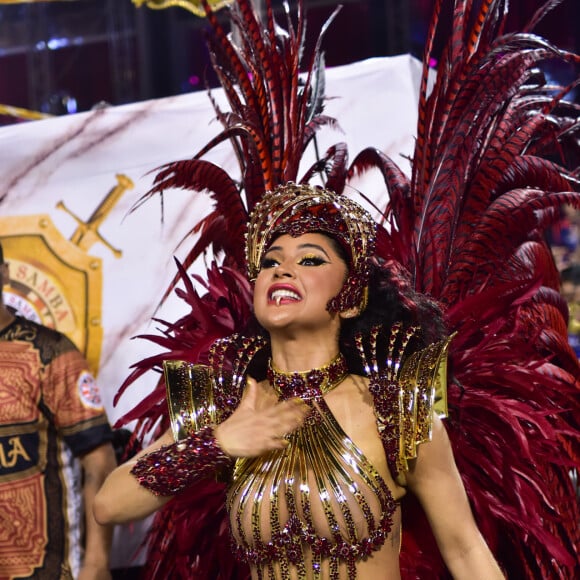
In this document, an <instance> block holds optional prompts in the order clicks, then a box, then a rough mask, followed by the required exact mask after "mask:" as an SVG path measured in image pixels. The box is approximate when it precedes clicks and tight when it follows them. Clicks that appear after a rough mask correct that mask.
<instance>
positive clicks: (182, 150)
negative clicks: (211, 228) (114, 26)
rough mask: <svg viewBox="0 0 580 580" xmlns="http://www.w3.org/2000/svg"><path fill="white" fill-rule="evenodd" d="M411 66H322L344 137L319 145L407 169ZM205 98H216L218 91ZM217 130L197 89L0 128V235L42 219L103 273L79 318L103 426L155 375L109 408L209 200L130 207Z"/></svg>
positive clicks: (370, 190)
mask: <svg viewBox="0 0 580 580" xmlns="http://www.w3.org/2000/svg"><path fill="white" fill-rule="evenodd" d="M420 72H421V67H420V63H419V62H418V61H416V60H415V59H413V58H412V57H410V56H408V55H405V56H400V57H392V58H380V59H371V60H367V61H363V62H359V63H355V64H351V65H347V66H343V67H337V68H334V69H329V70H328V71H327V88H326V93H327V97H328V103H327V107H326V114H328V115H330V116H332V117H335V118H336V119H338V121H339V125H340V127H341V129H342V130H343V133H340V132H337V131H335V130H331V129H329V128H327V129H324V130H323V131H322V132H321V134H320V136H319V150H320V151H325V150H326V148H327V147H328V146H330V145H332V144H334V143H337V142H340V141H345V142H346V143H347V144H348V148H349V153H350V157H351V159H352V158H354V156H355V155H356V154H357V153H358V152H359V151H360V150H361V149H363V148H364V147H367V146H371V145H372V146H375V147H377V148H379V149H381V150H382V151H383V152H385V153H386V154H388V155H390V156H391V157H393V159H394V160H395V161H397V162H398V163H400V164H401V166H402V168H403V169H404V170H405V171H408V163H407V162H406V161H405V159H404V158H403V157H402V156H403V155H410V154H411V153H412V148H413V143H414V142H413V135H414V132H415V126H416V115H417V99H418V89H419V79H420ZM214 96H215V97H216V98H217V100H218V101H220V102H223V94H222V93H221V91H219V90H216V91H215V92H214ZM223 106H224V108H225V107H226V105H225V104H224V105H223ZM219 130H220V125H219V124H218V122H217V121H215V115H214V111H213V109H212V107H211V104H210V101H209V99H208V96H207V94H205V93H192V94H187V95H183V96H178V97H172V98H165V99H159V100H154V101H147V102H142V103H136V104H132V105H126V106H120V107H109V108H105V109H100V110H94V111H91V112H88V113H80V114H76V115H71V116H67V117H58V118H53V119H48V120H41V121H32V122H28V123H24V124H18V125H12V126H7V127H4V128H2V129H0V173H1V179H0V200H1V202H0V215H1V216H2V220H3V221H0V224H1V226H0V227H2V230H0V239H3V240H4V239H6V238H5V237H6V236H7V235H8V234H9V233H10V232H9V230H10V228H11V227H12V226H14V225H15V224H17V222H18V221H19V220H20V219H22V218H26V217H27V216H39V215H48V216H49V217H50V221H52V223H53V224H54V226H55V227H56V229H57V230H58V231H59V232H60V234H61V235H62V237H63V238H64V239H65V240H67V241H69V242H70V243H72V244H75V245H76V246H78V247H79V248H81V249H83V251H84V252H85V253H87V254H88V255H89V256H90V257H93V258H94V262H93V266H92V267H94V268H102V292H101V294H100V297H99V298H100V301H101V302H100V304H99V305H97V306H98V308H97V310H98V312H100V321H96V320H92V321H91V320H88V321H87V320H85V321H80V320H79V321H78V323H79V324H80V323H81V322H83V323H91V322H92V323H94V324H98V323H99V322H100V325H101V327H102V340H101V344H100V345H99V349H98V352H99V357H98V361H97V364H98V380H99V384H100V385H101V388H102V390H103V394H104V398H105V405H106V407H107V411H108V413H109V417H110V419H111V420H112V421H113V422H114V421H116V419H117V418H118V417H119V416H120V415H122V414H123V413H124V412H125V411H126V410H127V409H128V408H130V407H132V406H133V405H134V404H135V401H136V400H137V399H141V398H142V396H143V394H144V393H146V392H148V390H149V388H150V387H151V386H152V385H153V384H154V383H155V381H156V377H150V378H149V381H148V379H147V377H145V378H144V379H143V381H142V383H143V384H142V385H141V384H139V385H137V386H135V385H134V386H133V387H132V388H131V389H130V395H129V396H126V397H124V398H123V399H122V400H121V404H120V405H119V406H118V407H117V408H113V406H112V400H113V397H114V394H115V393H116V391H117V389H118V388H119V386H120V384H121V383H122V382H123V380H124V379H125V378H126V377H127V375H128V374H129V372H130V371H129V367H130V365H131V364H133V363H134V362H136V361H138V360H140V359H142V358H143V357H145V356H147V355H148V354H151V353H153V352H159V351H158V347H156V346H155V345H153V344H151V343H149V342H148V341H145V340H131V338H132V337H134V336H136V335H138V334H143V333H151V332H155V327H154V325H153V324H152V323H151V317H152V316H153V314H154V313H155V308H156V306H157V304H158V301H159V299H160V297H161V295H162V293H163V291H164V290H165V289H166V287H167V284H168V282H169V281H170V280H171V278H172V277H173V276H174V274H175V271H176V269H175V264H174V262H173V256H174V255H175V256H177V257H178V258H180V257H181V256H182V255H183V254H184V252H183V251H181V250H180V248H179V242H180V241H181V240H182V239H183V237H184V236H185V235H186V233H187V232H188V231H189V230H190V228H191V227H192V226H193V225H194V224H195V223H196V222H197V221H198V220H199V219H200V217H202V216H203V215H204V214H205V213H206V212H207V211H208V208H209V203H210V200H209V197H208V196H206V195H203V194H196V195H194V194H192V193H190V192H185V191H177V190H175V191H169V192H167V193H166V195H165V200H164V220H163V222H162V220H161V210H160V200H159V198H155V199H153V200H151V201H149V202H147V203H146V204H145V205H144V206H142V207H141V208H139V209H138V210H137V211H136V212H134V213H130V209H131V207H132V206H133V204H134V203H135V202H136V201H137V200H138V199H139V197H140V196H141V195H143V194H144V193H145V192H146V191H147V190H148V189H149V187H150V185H151V183H152V179H153V177H154V173H155V172H154V170H155V169H156V168H157V167H159V166H160V165H162V164H164V163H167V162H170V161H175V160H178V159H183V158H189V157H192V156H193V155H194V154H195V153H196V152H197V151H198V150H199V149H200V148H201V147H202V146H203V145H205V144H206V143H207V142H208V141H209V140H210V138H211V137H213V136H214V135H216V134H217V133H218V132H219ZM207 158H208V159H209V160H211V161H214V162H215V163H217V164H219V165H220V166H221V167H223V168H224V169H226V170H228V171H232V172H234V171H236V169H237V165H236V161H235V157H234V155H233V154H232V151H231V149H230V148H229V146H223V147H220V149H219V150H217V151H214V152H212V154H211V156H208V157H207ZM312 160H313V158H311V159H308V160H307V161H306V163H307V164H310V162H311V161H312ZM377 177H378V176H368V177H365V178H364V180H361V181H360V182H358V183H357V184H356V186H357V187H360V189H361V190H363V191H364V193H365V194H366V195H368V196H369V197H371V198H373V199H375V200H378V199H379V198H382V197H384V195H385V188H384V185H383V184H382V183H381V182H380V181H379V180H378V179H377ZM131 185H133V186H132V187H131ZM383 202H384V199H383ZM6 218H9V219H8V220H7V219H6ZM187 247H191V242H188V243H187V244H186V246H185V247H184V249H186V248H187ZM9 258H10V256H8V258H7V259H8V261H9ZM200 268H201V265H198V269H200ZM12 276H13V274H12V272H11V277H12ZM63 284H64V286H66V280H65V281H64V282H63ZM97 295H98V293H97ZM181 307H182V305H181V304H180V302H179V301H178V300H177V299H176V298H174V297H171V298H170V299H169V300H168V302H167V303H166V304H165V305H164V306H163V307H162V308H161V310H160V311H159V312H157V313H155V316H158V317H160V318H164V319H168V320H174V319H175V318H176V317H178V316H179V315H180V314H181V312H182V310H181ZM87 316H88V315H87Z"/></svg>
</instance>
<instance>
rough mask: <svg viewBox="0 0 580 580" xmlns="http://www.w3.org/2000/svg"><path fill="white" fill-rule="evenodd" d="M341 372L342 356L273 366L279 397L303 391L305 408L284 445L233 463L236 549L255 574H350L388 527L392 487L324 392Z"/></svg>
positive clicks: (231, 501)
mask: <svg viewBox="0 0 580 580" xmlns="http://www.w3.org/2000/svg"><path fill="white" fill-rule="evenodd" d="M345 376H346V365H345V364H344V361H343V360H342V359H338V360H336V361H333V363H331V365H329V366H328V367H327V368H326V369H325V371H324V372H321V370H314V371H311V372H309V373H294V374H291V373H290V374H280V373H276V372H275V371H274V370H273V369H272V367H270V372H269V378H270V381H271V383H272V385H273V386H274V388H275V390H276V391H278V396H279V398H280V399H288V398H291V397H301V398H302V399H303V400H304V401H306V403H307V404H308V405H309V406H310V413H309V415H308V416H307V419H306V421H305V424H304V426H303V427H302V428H301V429H299V430H298V431H295V432H294V433H292V434H291V435H289V436H287V439H288V441H289V445H288V447H286V448H285V449H283V450H277V451H274V452H271V453H269V454H267V455H265V456H261V457H256V458H252V459H242V460H238V462H237V463H236V468H235V471H234V476H233V481H232V484H231V486H230V489H229V493H228V511H229V514H230V524H231V528H232V533H233V537H234V540H235V546H236V547H235V551H236V555H237V557H238V558H240V559H241V560H245V561H247V562H248V563H249V564H251V565H252V566H253V567H254V569H255V570H257V576H258V578H290V577H297V578H306V577H308V578H313V579H316V578H321V577H324V578H330V579H338V578H349V579H351V578H355V577H356V563H357V561H359V560H360V559H361V558H362V557H364V556H365V555H370V554H371V553H372V552H373V551H374V550H377V549H379V548H380V547H381V546H382V545H383V543H384V541H385V539H386V537H387V536H388V534H389V532H390V530H391V526H392V517H393V512H394V511H395V509H396V504H395V502H394V500H393V497H392V495H391V492H390V490H389V488H388V487H387V485H386V483H385V481H384V480H383V478H382V477H381V476H380V475H379V474H378V472H377V471H376V470H375V468H374V467H373V466H372V465H371V464H370V462H369V461H368V460H367V459H366V458H365V456H364V454H363V453H362V452H361V451H360V450H359V449H358V448H357V447H356V445H355V444H354V443H353V442H352V441H351V440H350V439H349V437H348V436H347V435H346V434H345V433H344V431H343V430H342V429H341V427H340V425H339V424H338V422H337V421H336V420H335V418H334V416H333V415H332V413H331V411H330V409H329V408H328V406H327V405H326V403H325V401H324V398H323V394H324V392H328V390H329V387H330V388H332V387H334V386H336V385H337V384H338V382H339V381H340V380H342V379H344V378H345ZM291 569H292V570H293V575H291V573H290V570H291ZM321 574H322V575H321Z"/></svg>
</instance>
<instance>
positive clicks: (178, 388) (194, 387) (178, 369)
mask: <svg viewBox="0 0 580 580" xmlns="http://www.w3.org/2000/svg"><path fill="white" fill-rule="evenodd" d="M163 372H164V375H165V385H166V389H167V407H168V409H169V418H170V421H171V430H172V432H173V437H174V439H175V440H176V441H179V440H180V439H184V438H185V437H187V436H188V435H190V434H191V433H193V432H195V431H198V430H199V429H201V428H202V427H205V426H207V425H214V424H215V423H217V413H216V407H215V403H214V397H213V386H212V378H211V370H210V368H209V367H208V366H205V365H196V364H192V363H189V362H187V361H182V360H166V361H163Z"/></svg>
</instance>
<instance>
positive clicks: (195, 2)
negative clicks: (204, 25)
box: [133, 0, 234, 18]
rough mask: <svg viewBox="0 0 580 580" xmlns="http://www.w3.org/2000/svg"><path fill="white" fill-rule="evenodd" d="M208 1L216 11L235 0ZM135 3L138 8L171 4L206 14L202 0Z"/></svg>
mask: <svg viewBox="0 0 580 580" xmlns="http://www.w3.org/2000/svg"><path fill="white" fill-rule="evenodd" d="M208 2H209V5H210V6H211V8H212V10H214V11H215V10H220V9H221V8H225V7H226V6H229V5H230V4H233V2H234V0H208ZM133 4H135V6H137V7H138V8H140V7H141V6H143V4H145V6H147V8H152V9H153V10H162V9H164V8H170V7H171V6H178V7H179V8H184V9H185V10H188V11H189V12H193V14H195V15H196V16H200V17H202V18H203V17H204V16H205V10H204V8H203V5H202V3H201V1H200V0H133Z"/></svg>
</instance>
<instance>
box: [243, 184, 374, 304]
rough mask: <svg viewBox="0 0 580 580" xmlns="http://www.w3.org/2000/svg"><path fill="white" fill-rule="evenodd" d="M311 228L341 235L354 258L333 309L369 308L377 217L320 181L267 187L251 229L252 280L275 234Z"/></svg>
mask: <svg viewBox="0 0 580 580" xmlns="http://www.w3.org/2000/svg"><path fill="white" fill-rule="evenodd" d="M310 232H322V233H325V234H328V235H329V236H331V237H332V238H334V239H336V240H337V241H338V242H339V243H340V244H341V245H342V246H343V247H344V249H345V250H346V252H347V254H348V256H349V258H350V263H349V273H348V277H347V279H346V282H345V284H344V286H343V287H342V290H341V291H340V292H339V294H338V295H337V296H335V297H334V298H333V299H332V300H331V301H330V302H329V304H328V309H329V310H330V311H331V312H341V311H343V310H347V309H349V308H354V307H360V308H361V309H364V306H365V304H366V288H367V284H368V280H369V273H370V259H371V256H372V255H373V252H374V247H375V236H376V223H375V221H374V220H373V218H372V217H371V215H370V214H369V212H368V211H366V210H365V209H364V208H362V207H361V206H360V205H359V204H358V203H356V202H355V201H353V200H352V199H350V198H348V197H346V196H344V195H337V194H335V193H334V192H332V191H329V190H327V189H322V188H320V187H317V186H314V185H306V184H304V185H297V184H295V183H289V184H286V185H281V186H279V187H277V188H276V189H275V190H273V191H270V192H267V193H266V194H265V195H264V196H263V198H262V200H261V201H260V203H258V204H257V205H256V207H255V208H254V211H253V212H252V215H251V217H250V223H249V225H248V232H247V234H246V259H247V262H248V274H249V277H250V280H254V279H255V278H256V276H257V275H258V272H259V271H260V265H261V262H262V258H263V256H264V252H266V250H267V249H268V247H269V246H270V244H271V243H272V241H273V240H274V238H275V237H277V236H280V235H282V234H289V235H291V236H293V237H296V236H300V235H302V234H305V233H310Z"/></svg>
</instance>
